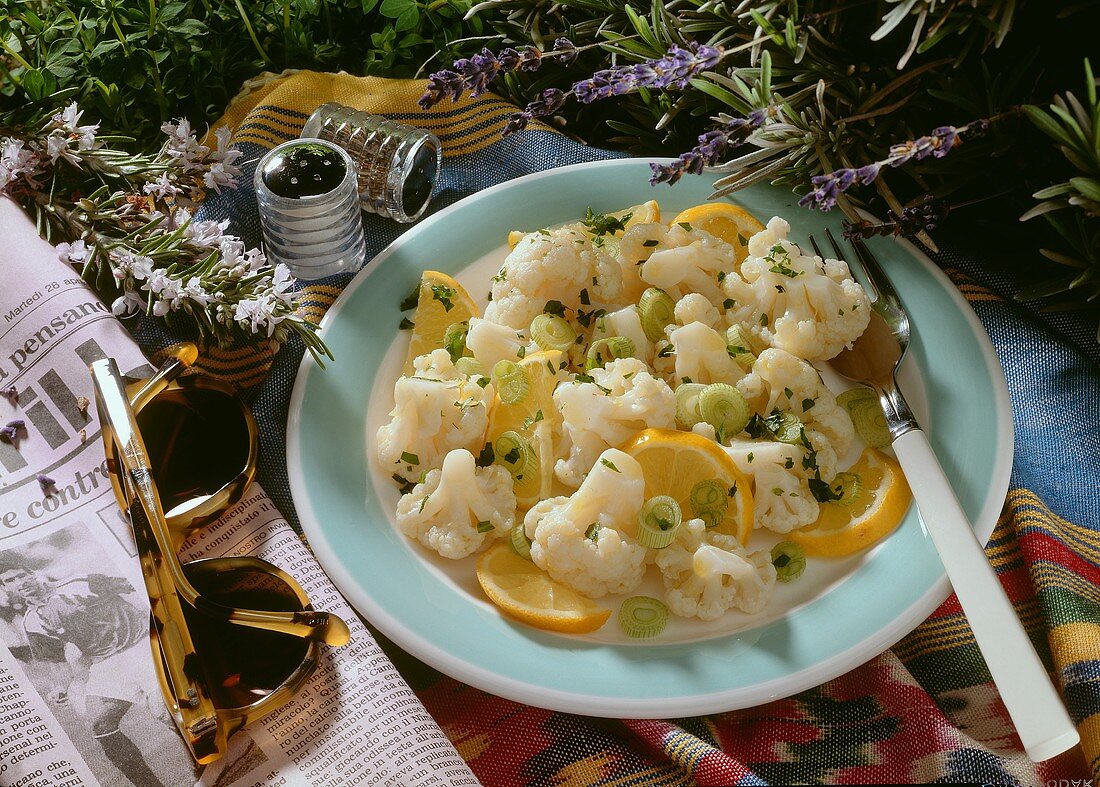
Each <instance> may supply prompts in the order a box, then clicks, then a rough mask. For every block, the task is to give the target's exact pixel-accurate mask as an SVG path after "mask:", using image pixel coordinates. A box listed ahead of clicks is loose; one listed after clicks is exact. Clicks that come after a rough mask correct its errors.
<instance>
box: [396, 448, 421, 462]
mask: <svg viewBox="0 0 1100 787" xmlns="http://www.w3.org/2000/svg"><path fill="white" fill-rule="evenodd" d="M401 461H402V462H404V463H405V464H407V465H418V464H420V457H419V456H417V455H416V454H410V453H409V452H408V451H402V453H401Z"/></svg>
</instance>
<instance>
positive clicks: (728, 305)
mask: <svg viewBox="0 0 1100 787" xmlns="http://www.w3.org/2000/svg"><path fill="white" fill-rule="evenodd" d="M736 305H737V301H735V300H734V299H733V298H726V299H725V300H724V301H722V308H723V309H732V308H733V307H734V306H736Z"/></svg>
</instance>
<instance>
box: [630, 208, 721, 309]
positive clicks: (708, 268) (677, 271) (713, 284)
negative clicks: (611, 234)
mask: <svg viewBox="0 0 1100 787" xmlns="http://www.w3.org/2000/svg"><path fill="white" fill-rule="evenodd" d="M736 258H737V257H736V254H735V252H734V249H733V247H732V246H730V245H729V244H728V243H726V242H725V241H724V240H721V239H719V238H716V237H714V236H713V235H711V234H710V233H709V232H703V231H702V230H696V229H691V230H685V229H684V228H683V227H681V226H680V225H679V224H673V225H672V226H671V227H668V228H667V231H666V232H665V234H664V237H663V238H661V239H660V245H659V246H657V247H656V248H655V249H654V250H653V253H652V254H650V255H649V257H648V259H646V261H645V263H644V264H643V265H642V266H641V276H642V281H644V282H645V283H646V284H649V285H651V286H653V287H660V288H661V289H662V290H664V291H665V292H667V293H668V294H669V295H670V296H672V299H673V300H674V301H678V300H680V299H681V298H683V297H684V296H685V295H687V294H688V293H692V292H694V293H699V294H701V295H703V297H705V298H707V300H709V301H710V302H711V303H714V304H720V303H722V302H723V301H724V300H725V298H726V296H725V293H724V292H723V291H722V282H723V281H724V280H726V279H728V278H737V274H736V273H734V272H733V270H734V260H735V259H736Z"/></svg>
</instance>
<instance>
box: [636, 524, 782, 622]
mask: <svg viewBox="0 0 1100 787" xmlns="http://www.w3.org/2000/svg"><path fill="white" fill-rule="evenodd" d="M656 563H657V566H658V568H660V569H661V575H662V576H663V578H664V583H665V601H666V602H668V608H669V611H670V612H672V613H673V614H674V615H680V616H682V617H685V618H691V617H696V618H700V619H701V620H714V619H715V618H719V617H721V616H722V615H724V614H725V613H726V611H727V610H730V609H734V608H736V609H740V610H741V611H742V612H746V613H748V614H750V615H754V614H756V613H757V612H760V611H761V610H763V609H764V607H765V606H767V604H768V601H769V599H771V594H772V590H773V589H774V587H775V566H773V565H772V561H771V555H769V554H768V553H767V552H763V551H762V552H754V553H751V554H750V553H748V552H746V551H745V549H744V547H742V546H741V543H740V542H739V541H738V540H737V539H736V538H734V537H733V536H725V535H721V534H718V533H707V532H706V529H705V525H704V524H703V520H701V519H692V520H689V521H687V522H684V523H683V524H682V525H681V526H680V533H678V534H677V538H676V541H674V542H673V543H672V544H670V545H669V546H668V547H666V548H664V549H662V550H660V551H658V553H657V558H656Z"/></svg>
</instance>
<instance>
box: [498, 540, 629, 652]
mask: <svg viewBox="0 0 1100 787" xmlns="http://www.w3.org/2000/svg"><path fill="white" fill-rule="evenodd" d="M477 581H478V583H479V584H480V585H481V589H482V590H484V591H485V595H486V596H488V597H489V600H490V601H492V602H493V603H494V604H496V605H497V606H498V607H499V608H500V609H502V610H503V611H504V612H506V613H508V615H510V616H511V617H513V618H515V619H516V620H518V621H520V622H522V623H526V624H527V625H529V626H534V627H535V628H540V629H545V630H547V631H564V632H568V633H571V634H586V633H588V632H590V631H595V630H596V629H598V628H599V627H600V626H602V625H603V624H604V623H606V622H607V619H608V618H609V617H611V610H610V609H605V608H604V607H601V606H600V605H599V604H596V603H595V602H593V601H590V600H589V599H587V598H585V597H584V596H582V595H581V594H580V593H578V592H577V591H575V590H573V589H572V588H569V587H567V586H565V585H563V584H561V583H560V582H555V581H554V580H552V579H550V577H548V576H547V575H546V573H545V572H544V571H543V570H542V569H541V568H539V567H538V566H536V565H535V564H534V563H532V562H531V561H530V560H527V559H526V558H522V557H520V556H519V555H517V554H516V553H515V552H514V551H513V550H512V547H511V546H509V545H508V544H505V543H498V544H496V545H495V546H494V547H493V548H492V549H490V550H489V551H488V552H486V553H485V554H484V555H482V556H481V557H480V558H479V559H478V561H477Z"/></svg>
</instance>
